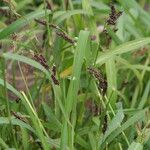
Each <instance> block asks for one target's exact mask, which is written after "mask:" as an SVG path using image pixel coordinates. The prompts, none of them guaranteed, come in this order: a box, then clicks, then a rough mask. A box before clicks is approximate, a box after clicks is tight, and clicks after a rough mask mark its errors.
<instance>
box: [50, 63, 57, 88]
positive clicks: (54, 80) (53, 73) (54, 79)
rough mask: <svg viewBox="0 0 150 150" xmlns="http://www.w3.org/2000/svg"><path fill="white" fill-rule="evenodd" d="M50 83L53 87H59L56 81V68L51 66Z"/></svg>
mask: <svg viewBox="0 0 150 150" xmlns="http://www.w3.org/2000/svg"><path fill="white" fill-rule="evenodd" d="M51 78H52V81H53V83H54V84H55V85H59V81H58V80H57V79H56V66H55V65H53V67H52V75H51Z"/></svg>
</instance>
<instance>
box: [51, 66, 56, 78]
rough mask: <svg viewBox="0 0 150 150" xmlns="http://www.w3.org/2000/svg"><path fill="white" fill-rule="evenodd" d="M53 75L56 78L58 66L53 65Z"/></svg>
mask: <svg viewBox="0 0 150 150" xmlns="http://www.w3.org/2000/svg"><path fill="white" fill-rule="evenodd" d="M52 73H53V75H54V76H56V66H55V65H53V67H52Z"/></svg>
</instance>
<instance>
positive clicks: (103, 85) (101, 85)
mask: <svg viewBox="0 0 150 150" xmlns="http://www.w3.org/2000/svg"><path fill="white" fill-rule="evenodd" d="M88 71H89V73H90V74H91V75H93V76H94V77H95V78H96V79H97V80H98V88H99V90H100V91H101V92H102V94H103V95H105V94H106V91H107V81H106V80H105V79H104V77H103V76H102V74H101V73H100V72H99V70H97V69H96V68H92V67H88Z"/></svg>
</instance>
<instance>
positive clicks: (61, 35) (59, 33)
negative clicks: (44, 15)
mask: <svg viewBox="0 0 150 150" xmlns="http://www.w3.org/2000/svg"><path fill="white" fill-rule="evenodd" d="M35 21H36V22H37V23H39V24H42V25H44V26H46V24H47V23H46V21H43V20H38V19H35ZM49 26H50V27H52V28H54V29H56V34H57V35H58V36H60V37H62V38H63V39H64V40H65V41H67V42H69V43H71V44H74V43H75V42H76V41H75V40H74V39H72V38H71V37H69V36H68V35H67V34H66V33H65V32H64V31H62V30H61V29H60V28H59V27H58V26H56V25H54V24H49Z"/></svg>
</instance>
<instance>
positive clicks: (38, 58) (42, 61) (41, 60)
mask: <svg viewBox="0 0 150 150" xmlns="http://www.w3.org/2000/svg"><path fill="white" fill-rule="evenodd" d="M33 57H34V60H36V61H37V62H39V63H40V64H41V65H42V66H43V67H44V68H45V69H49V66H48V64H47V61H46V59H45V58H44V56H43V55H42V54H34V56H33Z"/></svg>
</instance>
